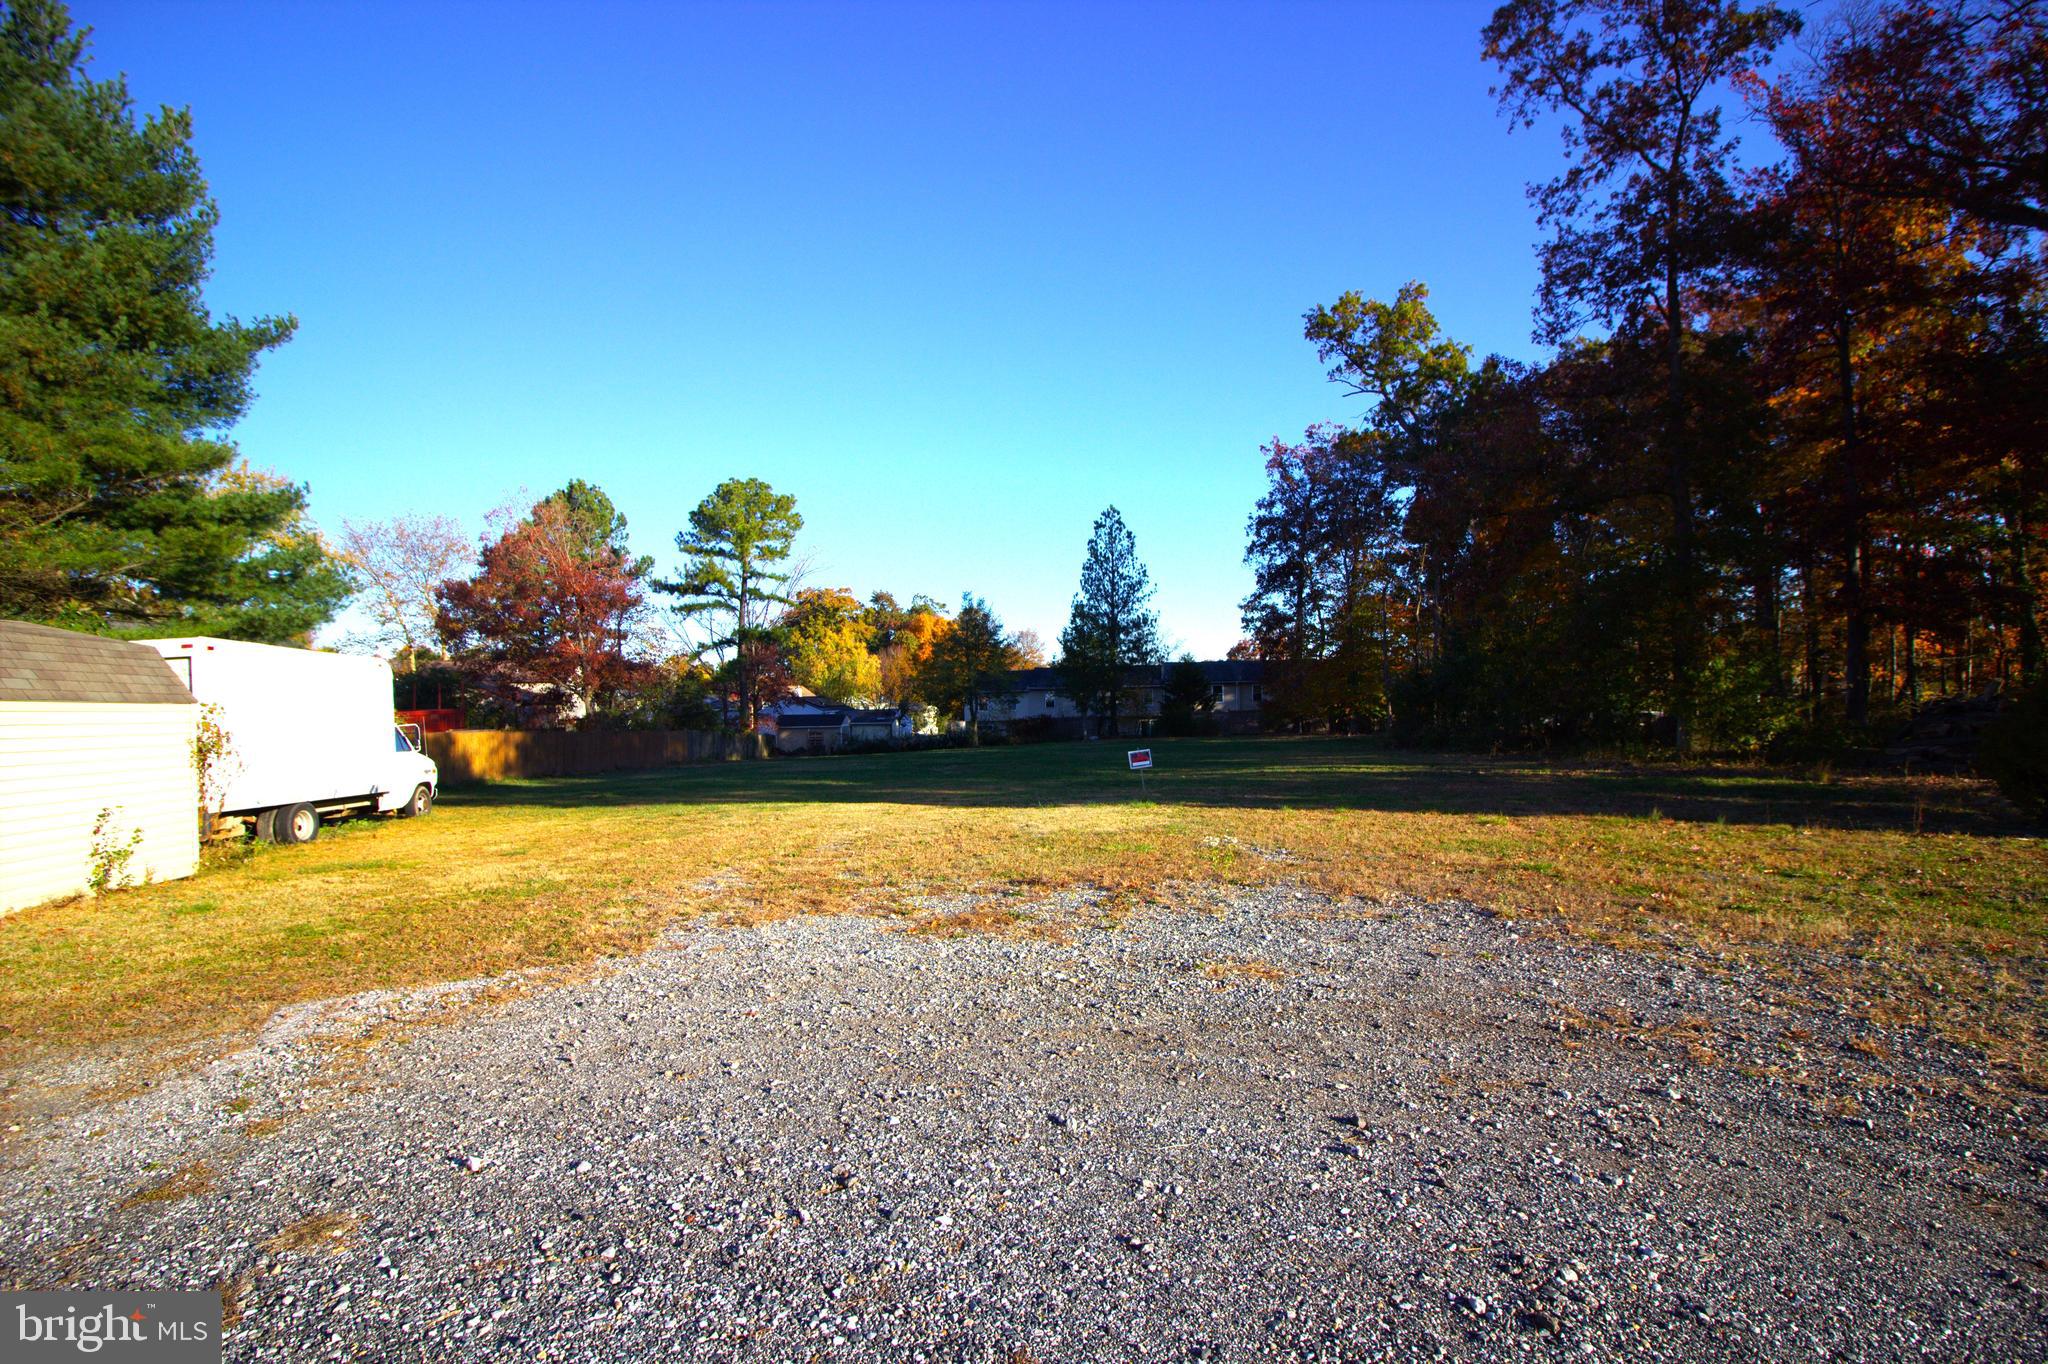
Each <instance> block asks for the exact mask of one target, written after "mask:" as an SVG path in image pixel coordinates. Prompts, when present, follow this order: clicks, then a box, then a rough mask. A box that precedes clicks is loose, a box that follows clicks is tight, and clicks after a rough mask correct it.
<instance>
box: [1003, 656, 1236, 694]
mask: <svg viewBox="0 0 2048 1364" xmlns="http://www.w3.org/2000/svg"><path fill="white" fill-rule="evenodd" d="M1172 666H1173V664H1171V663H1157V664H1152V665H1150V666H1147V667H1141V668H1131V669H1128V670H1127V671H1126V672H1125V673H1124V685H1125V686H1127V687H1158V686H1164V685H1165V683H1166V671H1167V669H1169V668H1171V667H1172ZM1201 668H1202V676H1203V677H1205V678H1207V679H1208V680H1209V681H1210V682H1211V683H1216V682H1263V681H1265V680H1266V665H1265V663H1264V661H1263V660H1260V659H1256V658H1246V659H1238V658H1231V659H1217V660H1214V661H1210V662H1204V663H1202V665H1201ZM1059 689H1060V670H1059V669H1058V668H1052V667H1044V668H1013V669H1011V671H1010V690H1011V691H1058V690H1059Z"/></svg>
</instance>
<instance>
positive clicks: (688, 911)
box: [0, 740, 2048, 1065]
mask: <svg viewBox="0 0 2048 1364" xmlns="http://www.w3.org/2000/svg"><path fill="white" fill-rule="evenodd" d="M1154 751H1155V754H1156V756H1157V759H1158V762H1159V767H1158V768H1157V769H1156V770H1155V772H1154V773H1153V780H1152V783H1151V788H1150V790H1151V798H1150V799H1149V800H1139V799H1137V791H1136V789H1135V786H1134V784H1133V783H1132V782H1131V780H1130V777H1129V773H1127V772H1125V771H1123V770H1122V768H1121V766H1120V764H1121V759H1122V754H1121V752H1120V751H1112V750H1111V749H1110V748H1109V747H1108V746H1105V745H1099V744H1065V745H1045V746H1040V747H1034V748H1011V749H990V750H982V751H978V752H966V751H953V752H937V753H911V754H890V755H879V756H875V757H862V758H830V759H816V760H796V761H778V762H769V763H742V764H718V765H711V766H706V767H701V768H686V769H676V770H672V771H663V772H652V773H631V774H621V775H618V776H613V777H605V778H595V777H590V778H561V779H555V780H550V781H539V782H525V783H513V784H507V785H504V786H493V787H485V788H478V789H475V790H473V791H469V792H451V793H450V794H449V797H448V799H447V800H446V801H445V803H444V804H443V806H442V808H441V809H440V810H439V811H437V812H436V813H435V815H434V816H433V817H432V818H430V819H426V820H413V821H403V822H393V821H378V822H365V823H360V824H355V825H342V826H338V827H336V828H335V829H334V830H333V831H332V832H331V834H329V835H323V837H322V838H321V840H320V841H319V842H317V843H314V844H312V845H310V846H307V847H302V848H272V847H262V848H256V849H245V850H230V851H228V852H226V853H223V854H219V855H216V856H214V857H213V858H212V860H211V861H210V863H209V865H208V867H207V868H206V869H205V870H204V871H202V873H201V874H200V875H199V876H197V877H194V878H192V879H191V880H188V881H183V882H177V883H172V884H168V885H162V886H153V887H145V888H141V889H138V890H133V891H125V892H122V893H120V894H116V895H109V896H104V897H101V898H100V899H97V900H86V901H76V902H72V903H69V904H64V905H55V906H48V907H45V908H42V909H36V910H30V911H26V912H23V913H20V914H16V915H13V916H10V917H8V918H5V919H0V979H5V980H6V981H7V982H8V989H7V991H6V992H5V993H4V995H0V1065H4V1064H7V1063H9V1062H19V1061H20V1060H21V1059H23V1058H24V1057H25V1056H27V1055H31V1054H35V1053H38V1052H43V1051H48V1050H52V1049H66V1048H75V1047H78V1046H81V1045H97V1044H105V1043H109V1042H119V1041H121V1040H123V1039H134V1040H135V1041H136V1042H137V1043H138V1044H141V1043H144V1042H146V1043H147V1047H148V1050H150V1051H152V1052H155V1051H160V1050H161V1048H162V1044H163V1041H164V1040H165V1039H174V1038H175V1039H191V1038H195V1037H207V1036H218V1035H220V1034H223V1033H234V1032H239V1031H242V1030H245V1029H247V1028H248V1027H250V1026H252V1025H254V1024H257V1023H260V1022H261V1021H262V1020H263V1019H264V1018H266V1017H267V1016H268V1015H269V1014H270V1013H271V1012H272V1011H273V1010H275V1009H276V1008H278V1007H279V1006H281V1005H285V1004H290V1003H294V1002H298V1001H303V1000H308V999H317V998H323V997H330V996H335V995H341V994H346V993H350V992H353V991H357V990H362V989H368V988H373V987H403V986H409V985H415V984H421V983H426V982H432V981H442V980H451V979H461V978H475V977H484V976H495V975H499V974H501V973H505V972H509V971H514V970H527V969H531V968H535V967H553V968H574V967H576V966H578V965H580V964H586V963H589V962H591V961H594V960H596V959H598V958H601V957H604V956H607V955H612V954H618V953H629V952H633V951H637V950H640V949H643V948H645V947H647V946H649V945H650V944H651V943H652V942H653V941H654V940H655V939H656V938H657V937H658V936H659V934H660V933H661V932H662V931H663V930H664V929H665V928H667V927H668V926H669V925H671V924H673V923H675V922H676V921H677V920H679V919H684V918H689V917H691V916H698V915H702V916H709V917H713V918H716V919H719V920H724V921H739V922H749V921H758V920H765V919H772V918H777V917H781V916H785V915H790V914H802V913H820V912H846V911H859V912H876V913H885V914H889V915H891V916H892V917H894V916H903V917H905V918H906V920H907V921H908V922H909V923H911V924H912V925H913V926H914V927H915V928H916V929H917V931H922V932H931V933H942V934H943V933H951V932H968V931H985V930H987V929H999V930H1001V931H1010V932H1018V931H1031V930H1029V929H1028V928H1020V927H1019V925H1020V924H1028V923H1030V922H1033V921H1032V920H1030V919H1028V918H1019V917H1016V916H1014V915H1013V914H1012V913H1011V910H1010V908H1009V907H1010V906H1013V905H1014V906H1027V905H1029V904H1031V903H1032V901H1033V899H1034V898H1035V897H1042V896H1043V895H1045V894H1046V893H1049V892H1052V891H1056V890H1063V889H1069V888H1075V887H1084V888H1087V889H1089V890H1090V891H1091V892H1092V894H1093V897H1094V900H1093V903H1094V905H1095V906H1096V908H1095V911H1094V912H1095V913H1096V914H1097V915H1098V916H1099V919H1098V920H1097V921H1099V922H1103V923H1109V924H1114V923H1117V922H1119V921H1121V920H1122V919H1123V918H1124V917H1125V916H1126V915H1127V914H1128V913H1129V912H1130V911H1131V910H1133V909H1135V908H1138V907H1141V906H1143V905H1145V904H1147V903H1150V902H1153V901H1156V900H1162V899H1165V898H1167V897H1169V896H1175V897H1180V896H1182V891H1183V889H1184V888H1185V887H1187V886H1190V885H1194V884H1201V885H1206V886H1216V887H1223V888H1229V887H1234V886H1245V885H1262V884H1271V883H1275V882H1281V881H1286V882H1296V883H1300V884H1303V885H1306V886H1307V887H1309V888H1311V889H1314V890H1318V891H1323V892H1327V893H1329V894H1331V895H1334V896H1339V897H1353V898H1355V899H1356V900H1360V901H1364V902H1374V901H1379V900H1383V899H1386V898H1389V897H1393V896H1398V895H1404V894H1406V895H1418V896H1423V897H1430V898H1439V897H1453V896H1454V897H1459V898H1464V899H1470V900H1473V901H1476V902H1479V903H1482V904H1486V905H1490V906H1493V907H1495V908H1497V909H1499V910H1501V911H1503V912H1505V913H1509V914H1512V915H1514V916H1515V917H1518V918H1522V919H1524V920H1527V921H1529V922H1530V924H1531V927H1532V929H1533V930H1535V931H1544V932H1559V933H1567V934H1572V935H1578V936H1583V937H1586V938H1589V939H1594V940H1602V941H1609V942H1616V943H1620V944H1623V945H1652V946H1654V945H1655V944H1656V943H1657V942H1658V941H1659V940H1660V939H1662V938H1664V937H1668V936H1670V935H1674V934H1676V935H1683V936H1686V937H1691V938H1700V939H1706V940H1708V941H1710V942H1712V943H1714V944H1716V945H1718V946H1724V947H1733V948H1738V949H1747V948H1749V947H1752V946H1755V945H1758V944H1764V945H1771V944H1791V945H1798V946H1819V947H1827V948H1835V949H1845V950H1849V951H1852V952H1854V953H1857V954H1859V955H1860V956H1862V957H1863V958H1865V959H1867V960H1870V961H1873V962H1879V961H1882V962H1894V963H1901V964H1905V965H1910V968H1911V974H1912V976H1913V978H1914V979H1916V980H1918V981H1921V982H1923V984H1922V985H1921V986H1919V987H1916V988H1917V990H1918V991H1919V993H1918V994H1916V996H1915V998H1916V999H1920V998H1923V997H1925V998H1932V997H1934V992H1935V990H1936V988H1937V987H1941V988H1942V989H1943V990H1945V993H1942V994H1941V995H1940V996H1939V1002H1938V1003H1935V1004H1930V1005H1927V1006H1926V1007H1927V1008H1928V1009H1929V1010H1931V1011H1933V1013H1935V1014H1941V1013H1943V1011H1951V1012H1955V1013H1957V1014H1958V1015H1959V1016H1960V1015H1967V1014H1968V1013H1969V1012H1970V1010H1969V1009H1968V1008H1967V1007H1961V1008H1959V1007H1958V1006H1967V1004H1968V1003H1969V1002H1970V1001H1973V1000H1981V999H1983V998H1985V997H1986V995H1987V992H1988V994H1989V995H1991V996H1994V997H1993V998H1992V999H1991V1003H1992V1005H1993V1008H1992V1011H1991V1013H1990V1014H1989V1015H1988V1022H1986V1020H1985V1019H1979V1020H1978V1022H1979V1023H1983V1024H1984V1025H1985V1026H1990V1027H1993V1028H1996V1029H2008V1023H2009V1022H2010V1021H2011V1020H2016V1019H2018V1018H2020V1017H2022V1016H2031V1015H2029V1014H2028V1010H2029V1009H2033V1008H2035V1007H2036V1003H2035V1002H2037V1001H2038V998H2039V991H2038V990H2033V991H2030V990H2028V989H2027V988H2025V986H2026V984H2027V982H2029V981H2037V980H2038V979H2039V970H2038V966H2039V962H2040V961H2041V960H2042V957H2043V955H2044V954H2043V951H2042V949H2043V946H2044V941H2048V935H2044V921H2043V918H2042V914H2041V907H2042V905H2043V903H2044V902H2048V852H2044V848H2043V845H2042V843H2041V841H2040V840H2039V839H2037V838H2034V837H2031V836H2029V834H2028V832H2027V831H2024V830H2020V829H2017V828H2016V827H2014V826H2013V825H2011V824H2010V823H2009V822H2006V821H2007V817H2006V816H2005V815H2003V814H2001V812H2000V809H1999V807H1998V806H1997V805H1996V802H1995V801H1994V800H1993V798H1992V797H1990V796H1989V795H1988V794H1987V792H1986V790H1985V788H1983V787H1981V786H1979V785H1976V784H1972V783H1965V782H1956V781H1938V780H1934V781H1910V782H1909V781H1900V780H1894V779H1879V778H1847V777H1836V778H1834V779H1833V780H1832V781H1830V782H1827V783H1820V782H1816V781H1812V780H1809V779H1806V778H1803V777H1801V776H1799V775H1797V774H1790V773H1784V772H1769V771H1761V770H1757V769H1743V768H1712V767H1693V768H1663V769H1658V768H1640V767H1629V766H1615V765H1599V764H1576V765H1560V766H1545V765H1542V764H1537V763H1528V762H1510V761H1490V760H1475V759H1471V758H1456V759H1446V758H1435V757H1415V756H1412V755H1397V754H1387V753H1383V752H1379V751H1377V750H1374V749H1371V748H1369V747H1366V746H1364V745H1363V744H1361V743H1358V742H1356V741H1342V740H1221V741H1178V742H1160V743H1158V744H1155V745H1154ZM1916 823H1917V825H1918V827H1920V828H1921V829H1922V830H1924V832H1920V833H1915V832H1914V831H1913V830H1914V828H1915V825H1916ZM1274 850H1284V851H1285V854H1286V855H1285V857H1284V858H1281V857H1278V856H1276V855H1274ZM959 893H972V894H978V895H983V896H987V897H989V903H990V904H991V905H993V906H996V907H997V908H993V909H991V910H989V911H987V916H988V917H985V918H983V917H978V915H979V912H978V911H974V910H971V909H970V910H962V911H959V912H958V914H957V915H954V916H952V917H948V915H947V914H946V913H944V912H938V913H933V912H928V911H926V910H923V909H921V908H920V906H921V905H923V904H924V903H925V902H926V901H927V900H928V899H929V898H930V897H932V896H934V895H947V894H959ZM1987 961H1995V962H2000V963H2006V964H2009V965H2010V966H2011V968H2012V969H2011V970H2010V971H2009V972H2008V973H2007V974H2008V975H2010V976H2011V977H2012V979H2013V980H2014V981H2015V982H2016V984H2015V986H2014V987H2013V988H2010V989H2007V988H2004V987H1998V986H1996V985H1995V984H1989V985H1987V984H1984V983H1983V982H1984V981H1988V980H1993V979H1994V978H1993V977H1992V976H1988V975H1987V974H1986V973H1985V971H1984V970H1983V965H1984V963H1985V962H1987ZM1901 969H1902V970H1903V969H1904V965H1902V967H1901ZM1879 1002H1880V1003H1886V1001H1879ZM1891 1003H1893V1004H1895V1003H1896V1001H1892V1002H1891Z"/></svg>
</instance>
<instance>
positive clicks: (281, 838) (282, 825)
mask: <svg viewBox="0 0 2048 1364" xmlns="http://www.w3.org/2000/svg"><path fill="white" fill-rule="evenodd" d="M272 819H273V821H274V823H273V828H274V830H275V833H274V835H273V837H274V839H275V841H276V842H279V843H311V842H312V841H313V840H314V839H316V838H318V837H319V836H320V812H319V811H318V810H315V809H314V808H313V807H312V806H310V805H304V804H300V805H286V806H284V807H282V808H281V809H279V810H277V811H275V812H274V813H273V815H272Z"/></svg>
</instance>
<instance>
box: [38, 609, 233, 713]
mask: <svg viewBox="0 0 2048 1364" xmlns="http://www.w3.org/2000/svg"><path fill="white" fill-rule="evenodd" d="M0 701H89V702H99V703H101V704H106V705H129V706H163V705H187V706H189V705H192V704H193V701H192V693H191V692H189V691H187V690H185V684H184V683H182V682H180V681H179V680H178V676H177V674H176V673H173V672H172V671H171V669H170V665H169V664H167V663H165V662H164V661H163V659H162V658H161V657H160V656H159V655H158V654H157V651H156V650H154V649H152V648H150V647H149V646H148V645H147V644H132V643H130V642H129V641H127V640H124V639H102V638H101V637H100V636H98V635H81V634H79V633H78V632H77V631H76V630H58V629H53V628H52V627H50V626H48V625H30V624H29V623H28V622H27V621H23V620H0Z"/></svg>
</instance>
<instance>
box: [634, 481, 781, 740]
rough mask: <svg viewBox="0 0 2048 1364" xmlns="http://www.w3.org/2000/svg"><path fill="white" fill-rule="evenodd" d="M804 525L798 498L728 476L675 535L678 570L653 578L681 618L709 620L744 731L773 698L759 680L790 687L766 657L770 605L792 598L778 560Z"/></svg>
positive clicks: (770, 650) (771, 643) (771, 641)
mask: <svg viewBox="0 0 2048 1364" xmlns="http://www.w3.org/2000/svg"><path fill="white" fill-rule="evenodd" d="M803 528H804V519H803V517H802V516H800V515H798V514H797V509H796V498H794V497H792V496H790V495H789V494H788V493H778V492H776V491H775V489H773V488H771V487H769V486H768V485H767V484H766V483H764V482H762V481H761V480H760V479H758V478H729V479H727V480H726V481H725V482H723V483H721V484H719V485H718V486H717V487H716V488H713V489H712V490H711V496H709V497H707V498H705V499H704V500H703V501H702V502H699V503H698V504H697V507H696V509H695V510H694V511H692V512H691V513H690V527H689V529H688V530H685V531H680V532H678V533H677V535H676V548H677V549H679V550H681V551H682V553H683V572H682V576H681V577H679V578H677V579H675V580H674V581H672V582H656V583H655V584H654V586H655V589H656V590H657V591H660V592H666V593H668V594H669V595H670V596H673V597H676V598H678V601H677V603H676V608H675V609H676V613H677V614H678V615H680V616H682V617H683V618H684V619H685V620H699V619H701V620H704V621H706V622H708V628H709V630H710V632H711V637H710V639H709V641H708V643H707V645H706V648H707V649H708V650H709V651H710V652H711V653H712V654H714V655H716V656H717V657H718V658H719V659H720V660H721V661H722V662H726V663H729V664H730V666H731V669H732V674H733V681H734V684H735V686H736V688H737V690H738V693H739V703H740V714H739V717H738V718H739V719H740V721H741V728H742V729H743V730H744V731H746V732H748V733H751V732H752V731H753V728H754V723H755V721H756V720H757V719H759V717H760V711H761V706H762V705H763V704H765V703H766V702H768V701H770V700H773V699H774V698H773V697H772V696H769V695H767V694H766V691H765V690H764V688H770V687H772V688H778V689H783V690H786V687H787V683H786V679H784V678H780V677H778V669H777V668H776V667H774V666H770V665H769V657H768V656H769V655H772V654H774V652H775V630H774V627H773V623H772V621H771V619H770V616H771V612H772V610H773V608H775V607H778V606H788V605H789V604H790V599H789V597H787V596H786V595H784V594H783V592H782V588H783V586H784V584H786V583H787V582H788V581H789V574H787V573H783V572H779V571H778V570H777V565H779V564H781V563H783V562H784V561H786V560H787V559H788V558H789V554H790V549H791V547H792V546H793V545H794V543H795V541H796V536H797V532H798V531H800V530H802V529H803ZM782 671H786V669H785V670H782Z"/></svg>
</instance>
